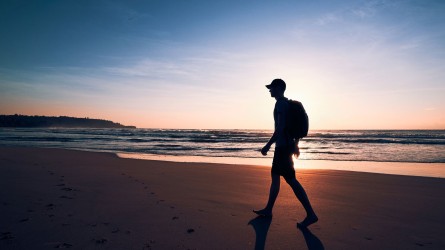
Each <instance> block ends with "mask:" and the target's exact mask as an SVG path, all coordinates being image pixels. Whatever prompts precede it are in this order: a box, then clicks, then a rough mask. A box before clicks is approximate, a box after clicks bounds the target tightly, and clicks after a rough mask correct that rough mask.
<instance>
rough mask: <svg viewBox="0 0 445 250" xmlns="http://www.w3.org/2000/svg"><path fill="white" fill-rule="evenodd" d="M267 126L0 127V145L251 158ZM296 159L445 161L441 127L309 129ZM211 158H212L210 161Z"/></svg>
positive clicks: (263, 139)
mask: <svg viewBox="0 0 445 250" xmlns="http://www.w3.org/2000/svg"><path fill="white" fill-rule="evenodd" d="M271 135H272V131H269V130H185V129H184V130H183V129H181V130H176V129H66V128H0V146H25V147H50V148H65V149H77V150H86V151H98V152H112V153H117V154H120V155H123V156H125V157H128V156H130V157H131V156H132V155H133V156H135V157H134V158H144V157H141V156H146V157H145V158H148V159H150V156H180V157H205V158H206V159H207V160H206V161H209V162H220V161H219V160H218V159H224V158H230V159H240V160H241V159H243V162H249V159H251V160H252V162H255V161H254V160H255V159H262V160H266V161H267V162H268V163H269V164H270V162H271V159H270V158H271V157H272V155H273V154H272V152H273V148H272V149H271V153H269V154H268V155H267V156H262V155H261V153H260V152H259V150H260V149H261V148H262V147H263V146H264V144H265V143H266V142H267V141H268V140H269V138H270V136H271ZM300 148H301V155H300V159H301V160H331V161H374V162H412V163H413V162H414V163H445V130H314V131H310V133H309V135H308V136H307V137H306V138H304V139H303V140H301V142H300ZM212 159H214V160H212Z"/></svg>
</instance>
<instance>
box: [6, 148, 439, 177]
mask: <svg viewBox="0 0 445 250" xmlns="http://www.w3.org/2000/svg"><path fill="white" fill-rule="evenodd" d="M2 148H36V149H63V150H72V151H79V152H92V153H108V154H113V155H115V156H116V157H119V158H122V159H137V160H145V161H165V162H178V163H209V164H229V165H243V166H259V167H265V168H270V167H271V164H272V158H235V157H206V156H174V155H154V154H142V153H123V152H117V153H116V152H109V151H94V150H84V149H68V148H58V147H34V146H29V147H22V146H0V149H2ZM294 166H295V170H297V169H316V170H339V171H350V172H359V173H376V174H389V175H400V176H417V177H433V178H445V163H433V162H431V163H426V162H381V161H337V160H300V159H295V158H294Z"/></svg>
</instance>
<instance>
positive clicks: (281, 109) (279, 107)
mask: <svg viewBox="0 0 445 250" xmlns="http://www.w3.org/2000/svg"><path fill="white" fill-rule="evenodd" d="M288 110H289V103H288V100H287V98H281V99H278V100H277V102H276V103H275V108H274V110H273V118H274V122H275V126H274V127H275V131H276V130H277V129H278V114H280V118H281V122H283V125H284V126H283V131H281V133H280V134H279V136H278V138H277V140H276V142H275V146H276V147H286V146H289V145H291V143H292V139H291V138H290V136H288V134H287V133H286V130H285V129H284V128H285V124H286V119H287V113H288Z"/></svg>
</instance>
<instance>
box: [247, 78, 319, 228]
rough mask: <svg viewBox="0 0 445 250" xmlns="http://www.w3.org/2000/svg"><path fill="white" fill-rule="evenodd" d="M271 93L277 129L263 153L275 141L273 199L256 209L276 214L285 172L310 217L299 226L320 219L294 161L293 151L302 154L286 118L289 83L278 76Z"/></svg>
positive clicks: (265, 214) (270, 194) (264, 213)
mask: <svg viewBox="0 0 445 250" xmlns="http://www.w3.org/2000/svg"><path fill="white" fill-rule="evenodd" d="M266 87H267V88H268V89H269V92H270V95H271V97H274V98H275V99H276V100H277V102H276V103H275V108H274V111H273V117H274V121H275V131H274V133H273V135H272V137H271V138H270V140H269V142H267V144H266V145H265V146H264V147H263V149H261V153H262V154H263V155H267V152H268V151H269V149H270V147H271V146H272V144H273V143H275V153H274V157H273V161H272V171H271V176H272V183H271V185H270V193H269V200H268V202H267V205H266V207H265V208H264V209H262V210H253V212H254V213H256V214H258V215H261V216H272V209H273V206H274V204H275V200H276V199H277V196H278V193H279V191H280V176H283V177H284V179H285V180H286V182H287V183H288V184H289V186H290V187H291V188H292V190H293V191H294V193H295V196H297V198H298V200H299V201H300V202H301V204H302V205H303V207H304V209H305V210H306V214H307V216H306V218H305V219H304V220H303V221H301V222H299V223H297V226H298V227H307V226H309V225H311V224H313V223H315V222H317V221H318V217H317V215H316V214H315V212H314V210H313V209H312V205H311V203H310V202H309V198H308V197H307V194H306V191H304V188H303V187H302V186H301V184H300V183H299V182H298V181H297V179H296V178H295V170H294V162H293V160H292V155H293V154H294V155H295V156H296V157H298V156H299V154H300V152H299V148H298V140H297V141H294V140H293V139H292V138H291V137H290V136H289V135H288V133H287V132H286V120H287V118H288V117H287V115H288V108H289V104H288V99H287V98H286V97H284V91H285V90H286V83H285V82H284V81H283V80H281V79H275V80H273V81H272V83H271V84H269V85H266Z"/></svg>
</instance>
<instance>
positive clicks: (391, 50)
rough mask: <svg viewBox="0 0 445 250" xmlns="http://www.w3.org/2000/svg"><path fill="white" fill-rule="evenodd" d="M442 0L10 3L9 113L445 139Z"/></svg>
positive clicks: (4, 7)
mask: <svg viewBox="0 0 445 250" xmlns="http://www.w3.org/2000/svg"><path fill="white" fill-rule="evenodd" d="M443 13H445V2H444V1H287V0H283V1H242V3H239V1H44V2H41V1H2V2H1V3H0V37H2V38H1V39H0V91H1V92H0V98H1V99H0V113H6V114H14V113H21V114H29V115H72V116H79V117H96V118H104V119H111V120H114V121H117V122H121V123H124V124H131V125H136V126H138V127H156V128H159V127H161V128H261V129H263V128H264V129H268V128H272V125H273V123H272V115H271V112H272V109H273V103H274V100H273V99H271V98H270V97H269V94H268V92H267V90H266V89H265V88H264V85H265V84H268V83H269V82H270V81H271V80H273V79H274V78H282V79H284V80H285V81H286V82H287V83H288V90H287V92H286V95H287V96H289V97H291V98H294V99H299V100H301V101H303V103H304V104H305V106H306V109H307V111H308V112H309V115H310V118H311V128H313V129H414V128H417V129H424V128H433V129H445V98H444V97H445V29H444V28H443V27H445V15H443Z"/></svg>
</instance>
